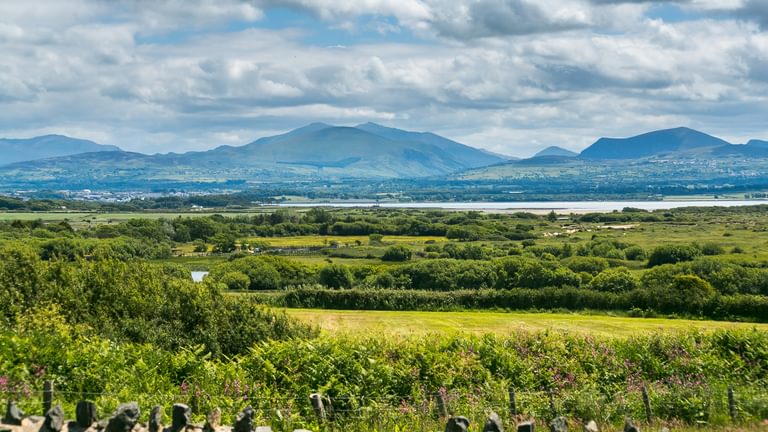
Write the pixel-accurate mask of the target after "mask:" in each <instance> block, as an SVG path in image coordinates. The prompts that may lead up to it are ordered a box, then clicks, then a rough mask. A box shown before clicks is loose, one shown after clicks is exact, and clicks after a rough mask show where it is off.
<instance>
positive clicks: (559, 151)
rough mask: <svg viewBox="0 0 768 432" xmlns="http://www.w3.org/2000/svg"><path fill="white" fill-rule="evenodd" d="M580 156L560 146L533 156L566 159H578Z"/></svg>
mask: <svg viewBox="0 0 768 432" xmlns="http://www.w3.org/2000/svg"><path fill="white" fill-rule="evenodd" d="M578 155H579V154H578V153H576V152H572V151H570V150H568V149H564V148H562V147H558V146H549V147H547V148H545V149H544V150H541V151H540V152H538V153H536V154H535V155H533V157H535V158H536V157H543V156H564V157H576V156H578Z"/></svg>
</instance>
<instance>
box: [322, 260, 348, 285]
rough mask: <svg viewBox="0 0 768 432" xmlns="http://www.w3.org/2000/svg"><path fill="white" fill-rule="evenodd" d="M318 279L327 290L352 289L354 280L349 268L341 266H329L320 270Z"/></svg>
mask: <svg viewBox="0 0 768 432" xmlns="http://www.w3.org/2000/svg"><path fill="white" fill-rule="evenodd" d="M318 279H319V280H320V283H321V284H322V285H323V286H326V287H328V288H336V289H340V288H352V284H353V283H354V278H353V277H352V272H351V271H349V267H347V266H345V265H341V264H331V265H327V266H325V267H323V268H322V269H320V273H318Z"/></svg>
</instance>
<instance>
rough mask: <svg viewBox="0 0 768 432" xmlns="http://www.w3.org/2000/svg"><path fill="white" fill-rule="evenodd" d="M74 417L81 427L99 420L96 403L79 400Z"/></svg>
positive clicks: (86, 426) (84, 427)
mask: <svg viewBox="0 0 768 432" xmlns="http://www.w3.org/2000/svg"><path fill="white" fill-rule="evenodd" d="M75 419H76V421H77V425H78V426H80V427H81V428H83V429H87V428H89V427H91V425H92V424H94V423H96V422H97V421H99V418H98V416H97V413H96V404H95V403H93V402H92V401H80V402H78V403H77V407H75Z"/></svg>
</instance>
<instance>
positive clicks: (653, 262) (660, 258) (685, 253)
mask: <svg viewBox="0 0 768 432" xmlns="http://www.w3.org/2000/svg"><path fill="white" fill-rule="evenodd" d="M700 256H701V250H700V249H699V248H697V247H694V246H685V245H664V246H658V247H656V248H655V249H654V250H653V252H652V253H651V256H650V257H649V258H648V267H655V266H658V265H662V264H675V263H679V262H682V261H693V260H694V259H696V258H698V257H700Z"/></svg>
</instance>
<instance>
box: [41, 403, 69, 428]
mask: <svg viewBox="0 0 768 432" xmlns="http://www.w3.org/2000/svg"><path fill="white" fill-rule="evenodd" d="M63 427H64V410H63V409H61V405H56V406H55V407H53V408H51V409H49V410H48V412H47V413H45V419H44V420H43V425H42V426H41V427H40V432H59V431H60V430H61V428H63Z"/></svg>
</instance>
